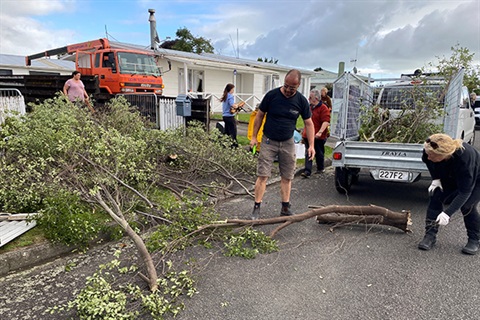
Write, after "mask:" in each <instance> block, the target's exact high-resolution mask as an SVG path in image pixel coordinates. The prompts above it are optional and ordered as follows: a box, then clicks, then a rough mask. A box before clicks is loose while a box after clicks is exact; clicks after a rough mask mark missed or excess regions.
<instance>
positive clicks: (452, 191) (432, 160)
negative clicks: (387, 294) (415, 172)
mask: <svg viewBox="0 0 480 320" xmlns="http://www.w3.org/2000/svg"><path fill="white" fill-rule="evenodd" d="M422 160H423V162H425V163H426V165H427V168H428V171H429V172H430V175H431V177H432V183H431V185H430V187H429V188H428V192H429V195H430V202H429V204H428V209H427V215H426V219H425V237H424V238H423V240H422V241H421V242H420V243H419V244H418V248H419V249H421V250H430V249H431V248H432V247H433V246H434V244H435V242H436V236H437V232H438V228H439V226H446V225H447V224H448V222H449V220H450V218H451V217H452V215H453V214H454V213H455V212H456V211H457V210H459V209H460V211H461V212H462V214H463V221H464V223H465V228H466V229H467V236H468V243H467V244H466V245H465V247H463V249H462V252H463V253H466V254H476V253H477V251H478V248H479V235H480V215H479V213H478V211H477V204H478V202H479V201H480V170H479V168H480V152H478V151H477V150H476V149H475V148H474V147H473V146H471V145H469V144H467V143H463V142H462V140H460V139H455V140H454V139H452V138H451V137H450V136H448V135H446V134H442V133H439V134H434V135H432V136H430V137H429V138H428V139H427V140H426V141H425V143H424V149H423V156H422ZM444 205H448V206H447V207H446V208H444Z"/></svg>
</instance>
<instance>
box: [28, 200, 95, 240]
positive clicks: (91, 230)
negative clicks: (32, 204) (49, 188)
mask: <svg viewBox="0 0 480 320" xmlns="http://www.w3.org/2000/svg"><path fill="white" fill-rule="evenodd" d="M43 204H44V208H43V209H42V210H40V212H39V213H40V215H39V216H38V218H37V223H38V226H39V227H40V228H41V229H42V230H43V231H44V233H45V237H46V238H47V239H49V240H51V241H52V242H57V243H63V244H66V245H80V246H86V245H88V243H89V242H90V241H92V240H93V239H95V237H96V236H97V235H98V233H99V231H100V230H101V228H103V221H101V220H100V218H99V216H98V215H96V214H93V213H92V208H90V207H89V206H87V205H86V204H85V203H84V202H82V201H81V200H80V197H79V196H78V195H75V194H72V193H69V192H67V191H60V192H58V193H56V194H55V195H54V196H49V197H47V198H45V199H44V202H43Z"/></svg>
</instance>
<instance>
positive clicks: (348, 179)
mask: <svg viewBox="0 0 480 320" xmlns="http://www.w3.org/2000/svg"><path fill="white" fill-rule="evenodd" d="M352 182H353V174H352V173H351V172H350V171H349V170H348V169H347V168H340V167H336V168H335V189H337V191H338V192H339V193H341V194H346V193H347V192H348V191H350V187H351V186H352Z"/></svg>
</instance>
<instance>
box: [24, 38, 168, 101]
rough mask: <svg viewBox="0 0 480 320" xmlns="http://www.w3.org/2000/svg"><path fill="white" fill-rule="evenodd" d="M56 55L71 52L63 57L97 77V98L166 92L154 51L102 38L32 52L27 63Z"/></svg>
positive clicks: (85, 72)
mask: <svg viewBox="0 0 480 320" xmlns="http://www.w3.org/2000/svg"><path fill="white" fill-rule="evenodd" d="M55 55H57V56H59V57H62V56H65V55H68V57H66V58H65V57H62V58H65V59H66V60H73V61H75V69H76V70H78V71H80V73H81V74H82V76H96V77H98V92H96V95H98V94H99V96H98V97H97V99H100V100H103V99H105V100H106V99H108V98H111V97H112V96H114V95H116V94H144V93H154V94H157V95H162V94H163V88H164V84H163V79H162V73H161V70H160V68H159V67H158V65H157V63H156V60H155V59H156V58H155V54H154V52H153V51H150V50H146V49H145V50H142V49H132V48H131V47H128V46H127V45H123V44H121V43H115V42H110V41H109V40H108V39H106V38H102V39H98V40H92V41H87V42H82V43H76V44H71V45H68V46H65V47H61V48H57V49H51V50H47V51H45V52H42V53H37V54H33V55H29V56H27V57H26V58H25V60H26V65H27V66H29V65H30V64H31V61H32V60H34V59H38V58H43V57H50V56H55Z"/></svg>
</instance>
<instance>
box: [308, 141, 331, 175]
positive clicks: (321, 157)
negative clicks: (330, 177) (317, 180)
mask: <svg viewBox="0 0 480 320" xmlns="http://www.w3.org/2000/svg"><path fill="white" fill-rule="evenodd" d="M326 142H327V140H326V139H325V140H323V139H315V141H314V144H313V148H314V149H315V162H316V163H317V171H321V170H323V169H324V168H325V165H324V161H325V143H326ZM304 143H305V171H304V172H305V174H307V175H310V174H311V173H312V166H313V160H308V148H309V144H308V140H307V139H304Z"/></svg>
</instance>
